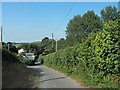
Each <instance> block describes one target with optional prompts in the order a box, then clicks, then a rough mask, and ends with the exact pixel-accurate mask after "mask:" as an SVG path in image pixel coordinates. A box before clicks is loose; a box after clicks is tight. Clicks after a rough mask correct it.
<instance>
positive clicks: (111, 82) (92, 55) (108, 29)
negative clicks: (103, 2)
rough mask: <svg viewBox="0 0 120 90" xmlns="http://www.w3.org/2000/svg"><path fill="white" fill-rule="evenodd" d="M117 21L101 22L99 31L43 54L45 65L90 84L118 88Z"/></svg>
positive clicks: (119, 35) (119, 30)
mask: <svg viewBox="0 0 120 90" xmlns="http://www.w3.org/2000/svg"><path fill="white" fill-rule="evenodd" d="M119 24H120V21H119V20H116V21H107V22H105V23H103V25H104V27H103V30H102V31H101V32H97V33H91V34H90V35H89V36H88V38H87V39H86V40H84V41H83V42H82V43H81V44H77V45H74V46H73V47H66V48H65V49H64V50H59V51H58V52H55V53H53V54H49V55H46V56H44V62H45V65H47V66H49V67H52V68H54V69H56V70H60V71H62V72H65V73H66V74H68V75H71V76H74V77H75V78H77V79H79V80H82V81H83V82H84V83H86V84H87V85H90V86H91V87H104V88H116V87H117V88H118V87H119V86H120V82H119V81H120V25H119ZM113 78H114V79H113ZM116 79H117V80H116ZM119 88H120V87H119Z"/></svg>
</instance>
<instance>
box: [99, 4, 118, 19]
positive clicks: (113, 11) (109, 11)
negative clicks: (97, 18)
mask: <svg viewBox="0 0 120 90" xmlns="http://www.w3.org/2000/svg"><path fill="white" fill-rule="evenodd" d="M119 14H120V12H119V11H118V9H117V8H116V7H115V6H113V7H112V6H107V7H106V8H105V9H103V10H101V17H102V19H103V21H108V20H116V19H117V17H118V15H119Z"/></svg>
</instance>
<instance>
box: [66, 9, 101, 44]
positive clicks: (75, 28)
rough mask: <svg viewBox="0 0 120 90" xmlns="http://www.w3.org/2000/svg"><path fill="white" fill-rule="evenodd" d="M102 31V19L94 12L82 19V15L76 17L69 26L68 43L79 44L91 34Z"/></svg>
mask: <svg viewBox="0 0 120 90" xmlns="http://www.w3.org/2000/svg"><path fill="white" fill-rule="evenodd" d="M100 30H101V20H100V17H99V16H97V15H95V13H94V11H88V12H87V13H85V14H84V15H83V16H82V17H81V16H80V15H77V16H74V18H73V19H72V20H70V21H69V23H68V25H67V30H66V33H67V36H66V38H67V43H69V45H73V44H75V43H77V42H80V43H81V42H82V39H85V38H86V36H88V34H90V33H91V32H97V31H100Z"/></svg>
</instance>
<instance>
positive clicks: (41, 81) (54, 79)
mask: <svg viewBox="0 0 120 90" xmlns="http://www.w3.org/2000/svg"><path fill="white" fill-rule="evenodd" d="M64 78H66V77H58V78H52V79H47V80H41V81H40V82H45V81H51V80H58V79H64Z"/></svg>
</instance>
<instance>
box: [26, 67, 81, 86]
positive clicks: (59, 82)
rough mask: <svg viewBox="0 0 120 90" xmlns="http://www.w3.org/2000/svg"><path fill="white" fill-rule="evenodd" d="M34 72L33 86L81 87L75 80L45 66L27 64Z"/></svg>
mask: <svg viewBox="0 0 120 90" xmlns="http://www.w3.org/2000/svg"><path fill="white" fill-rule="evenodd" d="M27 67H28V68H31V69H33V70H34V71H35V72H36V75H35V77H36V79H35V85H34V88H83V87H82V86H80V84H78V83H77V82H76V81H75V80H72V79H71V78H69V77H66V76H65V75H64V74H62V73H60V72H58V71H55V70H52V69H49V68H48V67H46V66H43V65H39V66H27Z"/></svg>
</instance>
